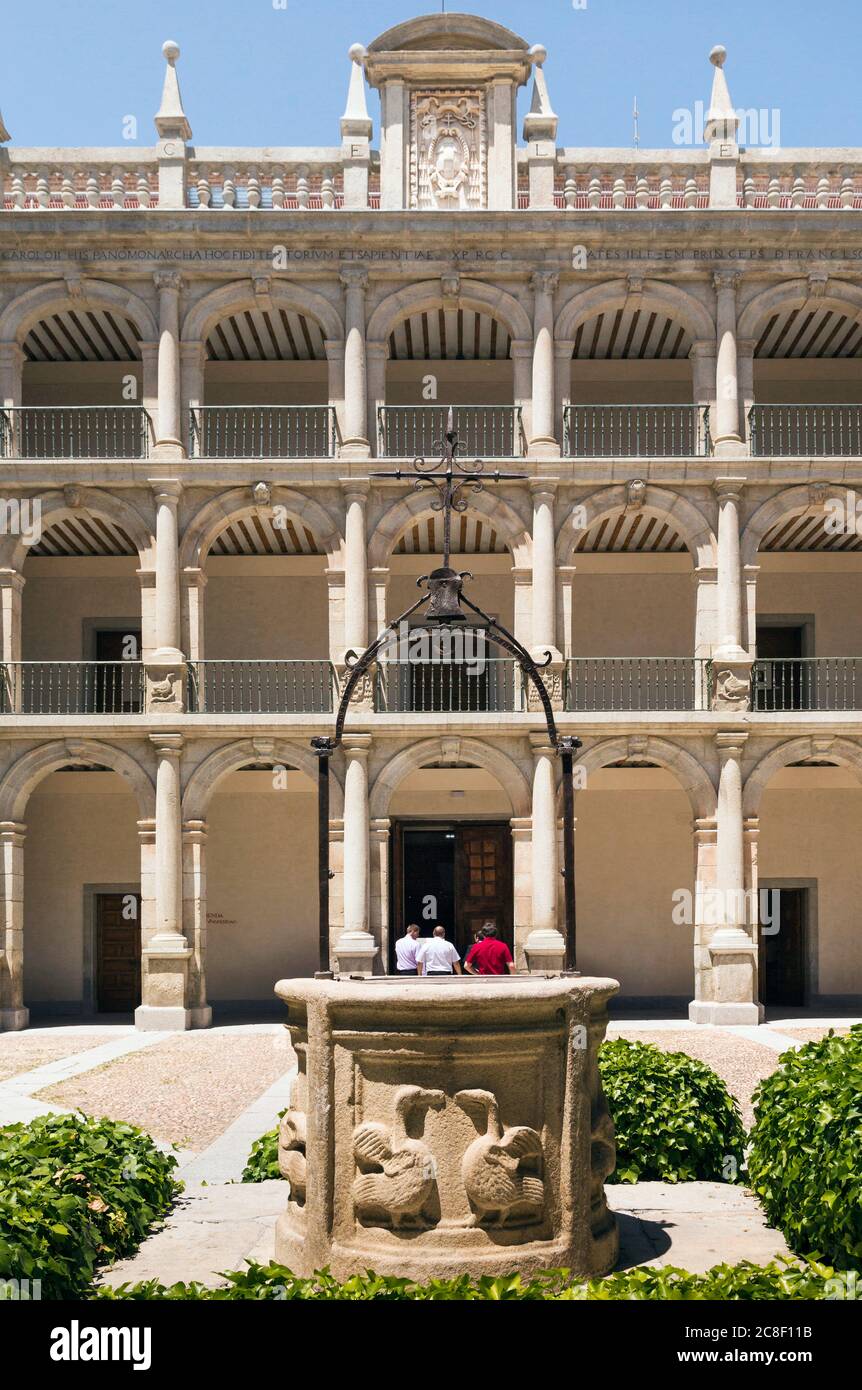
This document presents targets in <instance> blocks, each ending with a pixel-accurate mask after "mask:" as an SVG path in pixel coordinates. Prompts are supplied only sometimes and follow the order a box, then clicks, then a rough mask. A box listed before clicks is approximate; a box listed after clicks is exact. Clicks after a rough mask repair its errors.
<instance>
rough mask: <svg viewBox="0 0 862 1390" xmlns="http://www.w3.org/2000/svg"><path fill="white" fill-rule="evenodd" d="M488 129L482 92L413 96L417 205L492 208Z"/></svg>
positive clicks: (414, 202)
mask: <svg viewBox="0 0 862 1390" xmlns="http://www.w3.org/2000/svg"><path fill="white" fill-rule="evenodd" d="M485 125H486V122H485V98H484V94H483V92H482V91H481V90H480V89H478V88H475V89H473V88H464V89H462V90H457V91H443V90H434V91H421V90H419V91H414V92H413V93H411V98H410V131H411V145H410V163H411V170H410V174H411V188H410V206H411V207H413V208H420V209H423V210H428V209H435V208H445V209H447V210H451V209H455V208H484V207H487V205H488V194H487V139H486V129H485Z"/></svg>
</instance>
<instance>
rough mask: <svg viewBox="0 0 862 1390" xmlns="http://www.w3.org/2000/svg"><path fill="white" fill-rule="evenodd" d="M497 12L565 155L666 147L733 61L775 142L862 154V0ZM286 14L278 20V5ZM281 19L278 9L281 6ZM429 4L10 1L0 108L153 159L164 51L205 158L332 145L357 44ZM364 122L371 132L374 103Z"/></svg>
mask: <svg viewBox="0 0 862 1390" xmlns="http://www.w3.org/2000/svg"><path fill="white" fill-rule="evenodd" d="M583 2H584V0H575V3H574V4H573V0H520V3H516V0H493V3H487V4H486V3H481V0H477V3H475V4H473V5H471V6H468V5H464V4H463V3H459V0H448V2H447V8H448V9H449V10H450V11H452V10H456V9H462V8H463V9H468V8H469V9H470V11H471V13H474V14H482V15H485V16H487V17H488V18H491V19H496V20H499V21H500V22H501V23H503V24H506V25H508V26H509V27H510V28H512V29H514V30H516V31H517V32H518V33H520V34H522V35H523V36H524V38H525V39H527V40H528V42H530V43H544V44H545V45H546V47H547V48H548V50H549V60H548V64H547V69H546V71H547V76H548V82H549V86H550V91H551V98H552V101H553V103H554V106H555V109H556V111H557V113H558V115H559V117H560V136H559V142H560V144H564V145H631V143H632V105H633V101H634V98H635V96H637V100H638V106H639V108H640V113H641V116H640V135H641V145H642V146H643V147H649V146H668V145H670V144H672V131H673V124H674V122H673V112H674V110H675V109H677V108H692V107H693V105H694V103H695V102H696V101H698V100H701V101H703V102H708V98H709V89H710V80H711V75H712V69H711V67H710V66H709V63H708V61H707V55H708V53H709V50H710V48H711V47H712V46H713V44H715V43H723V44H724V45H725V46H726V47H727V49H728V55H729V56H728V63H727V74H728V80H729V82H730V90H731V95H732V97H733V101H734V103H735V105H736V106H737V107H746V108H751V107H756V108H765V109H767V110H770V111H771V110H773V109H777V110H778V111H779V112H780V121H781V143H782V145H786V146H787V145H791V146H792V145H862V109H860V99H859V53H860V48H862V42H860V41H862V0H819V2H818V3H817V4H812V3H811V0H722V3H720V4H714V5H703V4H701V3H696V0H586V7H585V8H575V4H577V5H582V4H583ZM282 5H283V6H284V8H281V7H280V6H282ZM277 6H279V8H277ZM439 7H440V0H437V2H436V3H435V0H425V3H421V0H420V3H418V4H414V3H411V2H410V0H174V3H166V2H165V0H138V3H131V2H130V0H119V2H118V0H38V3H32V0H31V3H30V4H21V3H14V0H6V3H5V5H4V6H3V10H4V11H5V12H4V13H2V14H0V110H2V112H3V116H4V119H5V121H6V125H7V126H8V128H9V130H10V132H11V134H12V139H13V143H15V144H18V145H119V144H121V143H123V120H124V118H125V117H126V116H129V115H133V116H135V117H137V121H138V136H139V138H138V141H137V142H130V143H138V144H144V145H150V144H152V143H153V142H154V139H155V135H154V129H153V124H152V117H153V114H154V113H155V111H156V110H157V109H158V104H159V96H160V91H161V82H162V72H163V66H164V64H163V59H162V56H161V44H162V42H163V40H164V39H167V38H172V39H175V40H176V41H177V42H178V43H179V44H180V46H181V49H182V57H181V59H180V63H179V71H180V81H181V86H182V92H183V100H184V104H185V108H186V113H187V115H188V117H189V120H190V121H191V125H192V129H193V131H194V138H195V141H196V142H197V143H198V144H201V145H228V144H229V145H265V144H271V145H308V144H323V145H326V144H337V143H338V142H339V138H340V137H339V133H338V119H339V117H340V115H341V113H342V111H343V108H344V101H345V96H346V91H347V81H348V71H349V62H348V59H347V56H346V54H347V49H348V47H349V46H350V44H351V43H354V42H357V41H359V42H362V43H368V42H370V41H371V40H372V39H373V38H374V37H375V36H376V35H377V34H379V33H381V32H382V31H383V30H384V29H387V28H389V27H390V26H391V25H393V24H397V23H399V22H400V21H402V20H404V19H407V18H410V17H412V16H414V15H419V14H426V13H429V12H431V11H434V10H436V9H438V8H439ZM370 110H371V113H372V115H373V116H374V118H375V122H376V119H377V114H378V108H377V96H376V93H372V94H371V101H370Z"/></svg>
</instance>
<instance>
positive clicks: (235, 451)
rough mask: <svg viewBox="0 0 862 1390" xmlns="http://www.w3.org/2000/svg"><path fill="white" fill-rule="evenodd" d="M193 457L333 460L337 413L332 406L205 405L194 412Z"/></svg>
mask: <svg viewBox="0 0 862 1390" xmlns="http://www.w3.org/2000/svg"><path fill="white" fill-rule="evenodd" d="M189 443H190V446H191V454H192V456H193V457H195V458H210V459H218V458H237V459H244V458H264V459H272V458H282V459H300V458H301V459H306V458H334V456H335V453H336V450H337V427H336V421H335V410H334V408H333V407H332V406H329V405H203V406H196V407H195V408H194V409H193V410H192V411H191V418H190V422H189Z"/></svg>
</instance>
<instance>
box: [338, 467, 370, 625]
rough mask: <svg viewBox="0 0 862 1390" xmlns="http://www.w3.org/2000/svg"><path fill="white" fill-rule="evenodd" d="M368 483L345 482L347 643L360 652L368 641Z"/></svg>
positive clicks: (345, 607)
mask: <svg viewBox="0 0 862 1390" xmlns="http://www.w3.org/2000/svg"><path fill="white" fill-rule="evenodd" d="M368 486H369V485H368V483H354V482H351V483H345V484H343V488H344V497H345V501H346V504H347V514H346V519H345V527H344V571H345V592H344V645H345V647H346V648H347V650H348V651H350V650H351V648H352V650H353V651H355V652H357V653H359V652H362V651H364V650H365V648H366V646H367V645H368V570H367V563H366V561H367V542H366V535H365V504H366V502H367V500H368Z"/></svg>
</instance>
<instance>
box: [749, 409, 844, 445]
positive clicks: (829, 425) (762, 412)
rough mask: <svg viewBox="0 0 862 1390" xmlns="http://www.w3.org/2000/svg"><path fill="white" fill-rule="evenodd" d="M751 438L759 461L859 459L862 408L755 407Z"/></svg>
mask: <svg viewBox="0 0 862 1390" xmlns="http://www.w3.org/2000/svg"><path fill="white" fill-rule="evenodd" d="M748 438H749V444H750V448H751V452H752V454H753V455H754V456H755V457H756V458H770V457H777V458H786V457H788V456H789V457H792V458H796V457H801V458H859V457H862V405H753V406H752V407H751V409H750V410H749V412H748Z"/></svg>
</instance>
